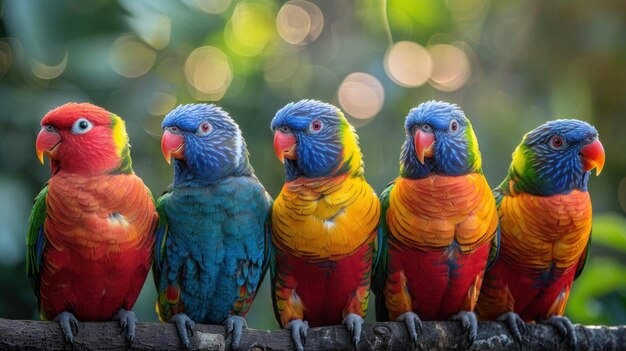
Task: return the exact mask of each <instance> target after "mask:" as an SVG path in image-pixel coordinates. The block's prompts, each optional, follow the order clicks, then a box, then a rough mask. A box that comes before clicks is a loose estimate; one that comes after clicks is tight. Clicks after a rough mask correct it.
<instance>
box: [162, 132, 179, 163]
mask: <svg viewBox="0 0 626 351" xmlns="http://www.w3.org/2000/svg"><path fill="white" fill-rule="evenodd" d="M161 151H163V157H165V161H167V163H171V161H172V157H174V158H175V159H178V160H184V159H185V138H183V136H182V135H180V134H174V133H172V132H170V131H169V130H166V131H165V132H164V133H163V137H162V138H161Z"/></svg>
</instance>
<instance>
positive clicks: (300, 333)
mask: <svg viewBox="0 0 626 351" xmlns="http://www.w3.org/2000/svg"><path fill="white" fill-rule="evenodd" d="M285 329H287V330H290V331H291V340H293V345H294V347H295V348H296V350H297V351H304V345H305V344H306V333H307V332H308V330H309V323H308V322H307V321H302V320H301V319H294V320H292V321H291V322H289V324H287V326H286V327H285Z"/></svg>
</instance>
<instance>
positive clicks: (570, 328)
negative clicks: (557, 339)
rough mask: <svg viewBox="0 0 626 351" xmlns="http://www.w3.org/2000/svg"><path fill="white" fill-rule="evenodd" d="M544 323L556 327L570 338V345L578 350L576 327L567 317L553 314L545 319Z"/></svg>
mask: <svg viewBox="0 0 626 351" xmlns="http://www.w3.org/2000/svg"><path fill="white" fill-rule="evenodd" d="M544 323H545V324H549V325H551V326H553V327H555V328H556V330H558V331H559V333H560V334H561V335H563V336H564V337H566V338H567V339H568V344H569V347H570V348H571V349H572V350H576V347H577V344H578V338H577V337H576V328H574V325H573V324H572V322H571V321H570V320H569V319H568V318H567V317H565V316H552V317H550V318H548V319H547V320H545V321H544Z"/></svg>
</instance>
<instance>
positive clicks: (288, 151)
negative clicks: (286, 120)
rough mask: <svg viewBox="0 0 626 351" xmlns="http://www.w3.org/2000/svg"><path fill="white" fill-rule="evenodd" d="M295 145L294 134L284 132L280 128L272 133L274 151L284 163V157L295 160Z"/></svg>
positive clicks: (296, 156) (296, 155)
mask: <svg viewBox="0 0 626 351" xmlns="http://www.w3.org/2000/svg"><path fill="white" fill-rule="evenodd" d="M296 145H297V143H296V136H295V135H293V134H285V133H283V132H281V131H280V130H277V131H276V133H274V152H276V156H278V159H279V160H280V162H282V163H285V159H288V160H295V159H297V158H298V152H297V149H296Z"/></svg>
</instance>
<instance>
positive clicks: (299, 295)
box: [270, 100, 380, 350]
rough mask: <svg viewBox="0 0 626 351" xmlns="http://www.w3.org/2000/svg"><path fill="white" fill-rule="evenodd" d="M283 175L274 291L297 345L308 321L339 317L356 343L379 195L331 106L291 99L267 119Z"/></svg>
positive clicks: (351, 134) (275, 229)
mask: <svg viewBox="0 0 626 351" xmlns="http://www.w3.org/2000/svg"><path fill="white" fill-rule="evenodd" d="M271 127H272V131H273V132H274V150H275V151H276V155H277V156H278V158H279V160H280V161H281V162H283V163H284V164H285V171H286V183H285V185H284V186H283V188H282V190H281V193H280V195H279V196H278V198H277V199H276V201H275V202H274V206H273V209H272V244H273V245H272V249H273V250H272V257H271V264H270V267H271V268H270V269H271V273H272V297H273V302H274V312H275V314H276V319H277V320H278V323H279V324H280V325H281V326H282V327H284V328H286V329H289V330H290V331H291V336H292V339H293V342H294V345H295V347H296V349H298V350H303V349H304V347H303V345H304V342H305V337H306V333H307V330H308V328H309V325H310V326H325V325H335V324H339V323H342V324H344V325H345V326H346V327H347V329H348V331H349V332H350V333H351V335H352V340H353V342H354V344H355V345H357V344H358V342H359V339H360V334H361V325H362V324H363V317H365V312H366V310H367V305H368V300H369V288H370V276H371V265H372V258H373V250H374V242H375V240H376V233H377V230H378V222H379V218H380V203H379V201H378V198H377V197H376V194H375V193H374V191H373V189H372V188H371V187H370V186H369V184H368V183H367V182H366V181H365V178H364V176H363V161H362V156H361V151H360V149H359V146H358V143H357V135H356V133H355V131H354V128H353V127H352V126H351V125H350V124H349V123H348V121H347V120H346V118H345V117H344V116H343V113H342V112H341V111H340V110H339V109H338V108H337V107H335V106H333V105H330V104H326V103H322V102H319V101H314V100H302V101H299V102H296V103H290V104H288V105H286V106H285V107H284V108H282V109H281V110H280V111H278V113H277V114H276V116H275V117H274V119H273V120H272V124H271Z"/></svg>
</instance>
